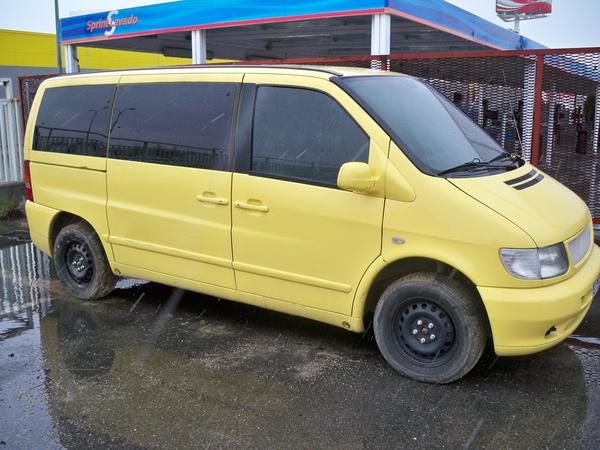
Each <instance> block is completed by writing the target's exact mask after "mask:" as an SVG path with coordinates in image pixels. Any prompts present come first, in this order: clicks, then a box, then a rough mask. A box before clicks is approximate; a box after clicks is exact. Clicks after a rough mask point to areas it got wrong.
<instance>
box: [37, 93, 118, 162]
mask: <svg viewBox="0 0 600 450" xmlns="http://www.w3.org/2000/svg"><path fill="white" fill-rule="evenodd" d="M114 92H115V86H114V85H103V86H69V87H60V88H50V89H46V91H45V92H44V97H43V98H42V104H41V105H40V110H39V112H38V115H37V119H36V123H35V130H34V132H33V149H34V150H42V151H46V152H57V153H69V154H76V155H87V156H100V157H106V140H107V138H106V137H107V134H108V133H107V130H108V122H109V117H110V110H111V105H112V101H113V97H114Z"/></svg>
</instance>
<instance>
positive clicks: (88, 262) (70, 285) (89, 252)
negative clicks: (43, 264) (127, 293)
mask: <svg viewBox="0 0 600 450" xmlns="http://www.w3.org/2000/svg"><path fill="white" fill-rule="evenodd" d="M53 259H54V267H55V268H56V273H57V274H58V277H59V278H60V280H61V281H62V282H63V284H64V286H65V287H66V288H67V290H68V291H69V293H70V294H71V295H73V296H74V297H76V298H79V299H82V300H95V299H98V298H102V297H105V296H107V295H108V294H110V293H111V292H112V290H113V289H114V287H115V285H116V283H117V277H116V276H115V275H114V274H113V273H112V271H111V269H110V266H109V264H108V260H107V259H106V254H105V253H104V248H103V247H102V244H101V243H100V239H98V235H97V234H96V232H95V231H94V230H93V229H92V228H91V227H90V226H89V225H88V224H86V223H83V222H78V223H74V224H71V225H67V226H65V227H64V228H62V229H61V230H60V232H59V233H58V236H57V237H56V240H55V242H54V253H53Z"/></svg>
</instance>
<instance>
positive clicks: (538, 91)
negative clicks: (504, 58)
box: [531, 55, 544, 166]
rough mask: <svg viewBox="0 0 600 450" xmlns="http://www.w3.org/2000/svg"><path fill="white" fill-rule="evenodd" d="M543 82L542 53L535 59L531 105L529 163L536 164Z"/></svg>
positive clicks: (540, 128) (538, 156)
mask: <svg viewBox="0 0 600 450" xmlns="http://www.w3.org/2000/svg"><path fill="white" fill-rule="evenodd" d="M543 83H544V55H537V57H536V61H535V98H534V107H533V136H532V137H531V164H533V165H534V166H537V165H538V163H539V159H540V133H541V130H542V86H543Z"/></svg>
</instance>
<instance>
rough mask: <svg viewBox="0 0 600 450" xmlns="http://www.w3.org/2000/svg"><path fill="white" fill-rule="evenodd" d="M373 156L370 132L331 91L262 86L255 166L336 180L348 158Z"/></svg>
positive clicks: (269, 172)
mask: <svg viewBox="0 0 600 450" xmlns="http://www.w3.org/2000/svg"><path fill="white" fill-rule="evenodd" d="M368 158H369V138H368V136H367V135H366V134H365V133H364V132H363V131H362V130H361V129H360V128H359V126H358V125H357V124H356V123H355V122H354V120H353V119H352V118H351V117H350V116H349V115H348V113H347V112H346V111H345V110H344V109H343V108H342V107H341V106H340V105H339V104H338V103H337V102H336V101H335V100H333V99H332V98H331V97H329V96H328V95H325V94H323V93H320V92H317V91H312V90H308V89H298V88H288V87H274V86H261V87H259V88H258V91H257V95H256V103H255V107H254V132H253V138H252V163H251V171H252V172H255V173H257V174H263V175H267V176H268V175H271V176H275V177H282V178H287V179H292V180H298V181H301V182H307V183H316V184H325V185H334V186H335V184H336V181H337V175H338V172H339V169H340V167H341V166H342V164H344V163H346V162H349V161H363V162H367V161H368Z"/></svg>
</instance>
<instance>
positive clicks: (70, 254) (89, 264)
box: [65, 241, 94, 285]
mask: <svg viewBox="0 0 600 450" xmlns="http://www.w3.org/2000/svg"><path fill="white" fill-rule="evenodd" d="M65 266H66V268H67V272H68V274H69V275H70V276H71V278H72V279H73V281H74V282H75V283H77V284H79V285H85V284H87V283H89V282H90V281H91V280H92V278H93V276H94V259H93V258H92V254H91V252H90V249H89V247H88V246H87V244H86V243H85V242H77V241H73V242H71V243H70V244H69V246H68V247H67V249H66V251H65Z"/></svg>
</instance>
